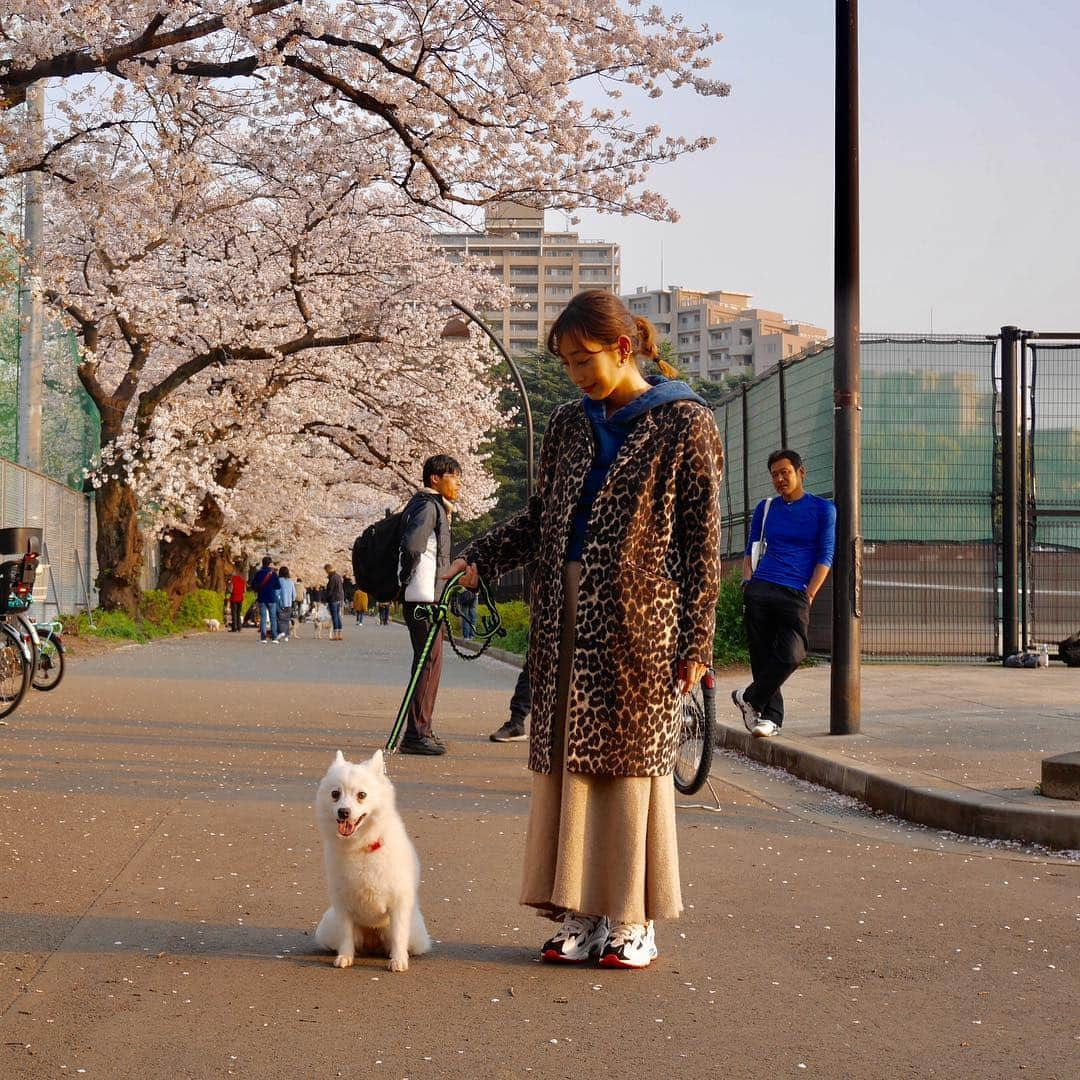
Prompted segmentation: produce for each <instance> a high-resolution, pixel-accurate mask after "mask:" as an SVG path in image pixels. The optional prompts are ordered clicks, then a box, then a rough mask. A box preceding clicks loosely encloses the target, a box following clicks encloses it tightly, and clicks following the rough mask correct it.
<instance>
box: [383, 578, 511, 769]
mask: <svg viewBox="0 0 1080 1080" xmlns="http://www.w3.org/2000/svg"><path fill="white" fill-rule="evenodd" d="M464 576H465V572H464V571H462V572H461V573H459V574H455V575H454V576H453V577H452V578H450V580H449V581H447V583H446V586H445V587H444V588H443V591H442V595H441V596H440V597H439V599H438V600H437V601H436V602H435V603H434V604H418V605H417V606H416V610H415V611H414V612H413V617H414V618H416V619H419V620H420V621H421V622H426V623H430V624H431V626H430V629H429V630H428V635H427V637H426V638H425V639H424V646H423V648H422V649H421V650H420V656H419V659H418V662H417V663H416V664H415V665H414V666H413V672H412V675H411V676H410V677H409V685H408V686H407V687H406V688H405V696H404V697H403V698H402V699H401V705H400V707H399V708H398V712H397V717H396V718H395V720H394V726H393V727H392V728H391V729H390V736H389V738H388V739H387V740H386V748H385V749H386V753H387V756H389V755H391V754H393V753H394V752H395V751H396V750H397V748H398V743H399V742H401V732H402V730H403V729H404V727H405V716H406V714H407V713H408V711H409V706H410V705H411V704H412V699H413V695H414V694H415V693H416V687H417V686H418V685H419V683H420V676H421V675H422V674H423V673H424V667H425V666H426V665H427V662H428V657H429V656H430V655H431V649H432V646H433V645H434V644H435V639H436V637H438V635H439V628H440V627H441V626H442V625H443V624H444V623H445V625H446V636H447V639H448V640H449V642H450V648H452V649H453V650H454V652H455V653H457V655H458V656H460V657H461V659H462V660H479V659H480V657H481V656H483V655H484V653H485V652H487V650H488V649H489V648H490V647H491V643H492V642H493V641H494V640H495V638H500V637H506V630H505V629H504V627H503V624H502V619H501V618H500V617H499V609H498V608H497V607H496V606H495V601H494V600H492V599H491V593H490V592H489V591H488V587H487V584H486V583H485V582H484V580H483V578H481V579H480V581H479V587H478V589H477V592H478V593H479V601H480V603H481V604H483V606H484V607H485V608H486V609H487V610H486V614H484V615H482V616H481V617H480V619H479V620H478V621H477V625H476V640H477V641H479V642H480V648H479V649H478V650H477V651H476V652H474V653H465V652H462V651H461V649H459V648H458V647H457V645H456V644H455V643H454V635H453V634H452V633H451V632H450V598H451V597H452V596H453V595H454V593H455V592H462V591H463V590H464V586H463V585H461V584H459V582H460V580H461V578H462V577H464Z"/></svg>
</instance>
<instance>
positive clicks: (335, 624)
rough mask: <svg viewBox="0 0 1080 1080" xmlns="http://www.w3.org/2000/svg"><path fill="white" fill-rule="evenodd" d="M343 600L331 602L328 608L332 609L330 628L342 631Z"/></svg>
mask: <svg viewBox="0 0 1080 1080" xmlns="http://www.w3.org/2000/svg"><path fill="white" fill-rule="evenodd" d="M341 604H342V601H341V600H331V601H330V602H329V603H328V604H327V605H326V606H327V607H328V608H329V609H330V628H331V629H332V630H340V629H341Z"/></svg>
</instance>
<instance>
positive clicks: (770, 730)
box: [750, 717, 780, 739]
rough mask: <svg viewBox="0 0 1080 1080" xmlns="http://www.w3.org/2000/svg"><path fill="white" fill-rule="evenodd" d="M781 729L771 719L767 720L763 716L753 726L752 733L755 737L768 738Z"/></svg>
mask: <svg viewBox="0 0 1080 1080" xmlns="http://www.w3.org/2000/svg"><path fill="white" fill-rule="evenodd" d="M779 730H780V729H779V728H778V727H777V726H776V724H774V723H773V722H772V721H771V720H766V719H765V718H764V717H762V718H761V719H760V720H758V722H757V723H756V724H755V725H754V726H753V728H752V729H751V731H750V734H751V735H753V736H754V738H755V739H768V738H770V737H771V736H773V735H775V734H776V733H777V732H778V731H779Z"/></svg>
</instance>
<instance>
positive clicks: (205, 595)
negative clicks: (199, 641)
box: [176, 589, 223, 629]
mask: <svg viewBox="0 0 1080 1080" xmlns="http://www.w3.org/2000/svg"><path fill="white" fill-rule="evenodd" d="M222 607H223V596H222V594H221V593H219V592H214V590H213V589H196V590H195V591H194V592H190V593H188V594H187V596H185V597H184V599H183V600H181V601H180V606H179V607H178V608H177V609H176V625H177V627H179V628H181V629H190V628H194V627H196V626H202V625H203V620H204V619H217V620H218V622H220V621H221V617H222V615H221V613H222Z"/></svg>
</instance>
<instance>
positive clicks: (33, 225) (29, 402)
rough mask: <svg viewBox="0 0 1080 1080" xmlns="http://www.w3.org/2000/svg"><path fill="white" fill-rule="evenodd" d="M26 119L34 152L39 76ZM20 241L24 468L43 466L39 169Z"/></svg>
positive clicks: (41, 135)
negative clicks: (37, 284) (22, 248)
mask: <svg viewBox="0 0 1080 1080" xmlns="http://www.w3.org/2000/svg"><path fill="white" fill-rule="evenodd" d="M26 111H27V117H26V119H27V123H28V124H29V126H30V128H31V132H32V136H31V138H32V144H31V145H32V148H33V151H34V153H35V154H36V155H38V156H40V155H41V154H42V153H43V152H44V146H45V86H44V83H42V82H41V81H40V80H39V81H38V82H36V83H34V84H33V85H32V86H30V87H28V88H27V91H26ZM23 182H24V187H23V242H24V246H25V252H24V257H25V260H26V261H25V263H24V265H23V266H22V268H21V269H20V271H19V426H18V460H19V464H20V465H25V466H26V467H27V468H28V469H37V470H40V469H41V392H42V382H43V378H44V373H45V363H44V350H43V348H42V338H43V329H44V328H43V319H42V305H41V296H40V294H39V291H38V289H37V288H35V280H34V279H35V277H36V275H35V274H34V272H33V268H34V267H35V266H36V265H37V260H38V259H39V258H40V255H41V231H42V217H43V206H42V197H43V186H44V185H43V183H42V175H41V173H38V172H28V173H26V174H25V175H24V178H23Z"/></svg>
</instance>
